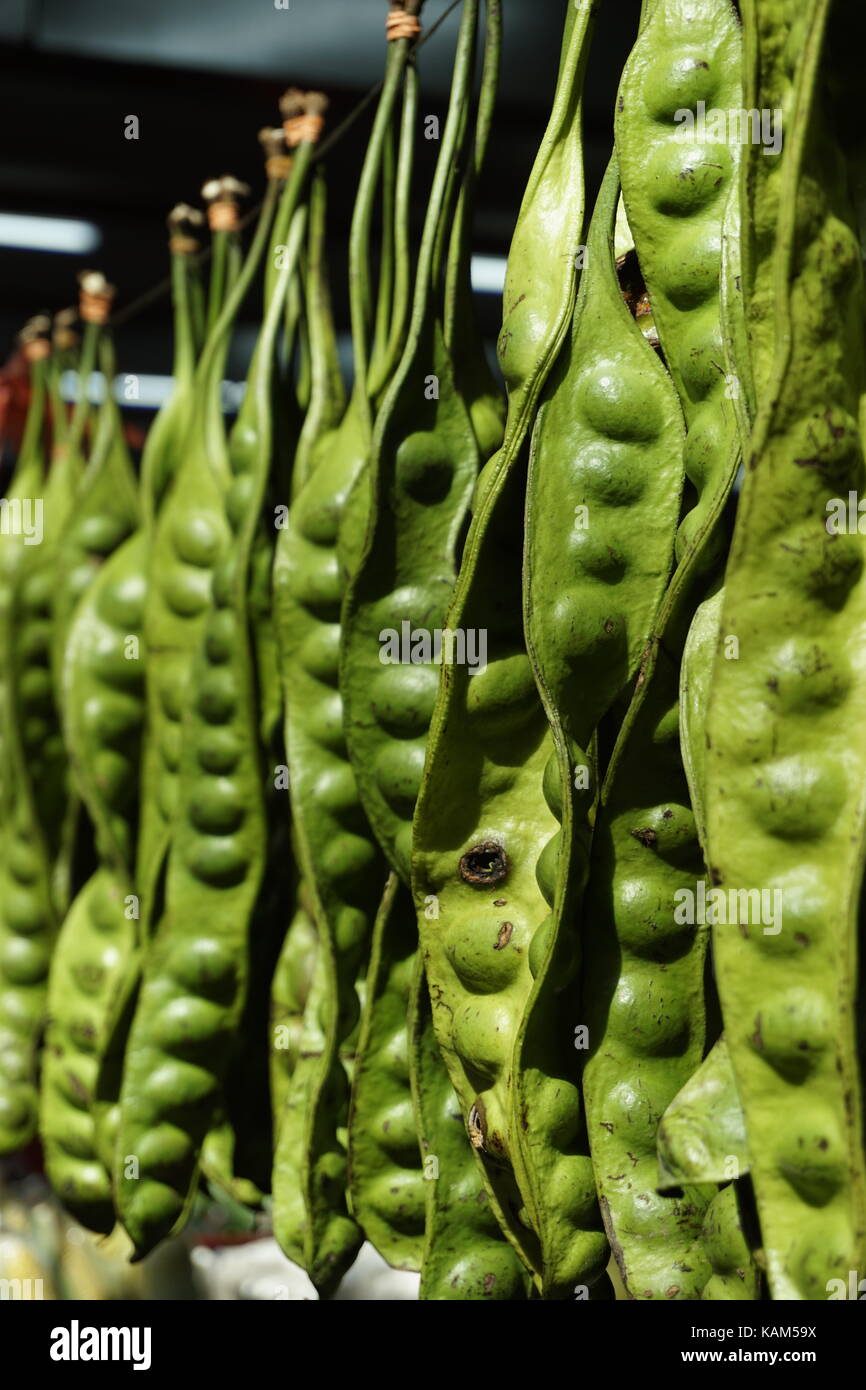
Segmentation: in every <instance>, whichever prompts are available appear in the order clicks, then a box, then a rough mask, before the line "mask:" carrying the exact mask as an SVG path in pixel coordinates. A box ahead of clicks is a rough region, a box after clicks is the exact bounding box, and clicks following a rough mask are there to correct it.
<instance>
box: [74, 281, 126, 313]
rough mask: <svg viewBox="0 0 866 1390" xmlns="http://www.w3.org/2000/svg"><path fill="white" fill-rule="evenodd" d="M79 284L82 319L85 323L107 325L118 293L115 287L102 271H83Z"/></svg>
mask: <svg viewBox="0 0 866 1390" xmlns="http://www.w3.org/2000/svg"><path fill="white" fill-rule="evenodd" d="M78 284H79V299H78V312H79V314H80V315H81V318H82V319H83V320H84V322H85V323H107V322H108V318H109V315H110V313H111V306H112V304H113V302H114V296H115V295H116V293H117V290H116V289H115V287H114V285H109V283H108V281H107V280H106V278H105V276H104V275H103V274H102V271H101V270H82V271H81V272H80V274H79V276H78Z"/></svg>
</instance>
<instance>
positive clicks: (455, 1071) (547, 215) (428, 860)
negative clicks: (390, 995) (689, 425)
mask: <svg viewBox="0 0 866 1390" xmlns="http://www.w3.org/2000/svg"><path fill="white" fill-rule="evenodd" d="M588 25H589V11H587V10H580V11H576V12H574V13H572V11H571V10H570V11H569V22H568V25H567V27H566V32H565V38H564V44H563V58H562V62H561V66H560V73H559V80H558V83H557V90H556V94H555V97H554V106H553V113H552V116H551V120H550V123H549V125H548V129H547V131H546V133H545V136H544V139H543V141H542V145H541V149H540V151H539V154H538V157H537V160H536V163H535V166H534V168H533V173H532V175H531V178H530V182H529V187H528V189H527V192H526V195H525V197H524V200H523V205H522V208H521V213H520V217H519V219H518V225H517V228H516V231H515V235H514V240H513V243H512V248H511V252H510V254H509V265H508V272H507V276H506V290H505V302H504V324H503V330H502V333H501V335H500V338H499V345H498V352H499V361H500V365H501V367H502V370H503V372H504V375H505V379H506V387H507V390H508V416H507V421H506V430H505V439H504V442H503V446H502V449H501V450H500V451H499V453H497V454H496V455H495V456H494V458H493V459H492V460H491V461H490V462H489V463H488V464H487V465H486V467H485V469H484V470H483V472H482V474H481V478H480V480H479V488H478V490H477V493H476V511H475V514H474V516H473V519H472V524H471V527H470V530H469V536H468V539H467V543H466V551H465V554H464V559H463V563H462V566H461V570H460V575H459V578H458V583H457V589H456V593H455V598H454V601H453V605H452V607H451V610H450V612H449V616H448V623H447V625H448V627H449V628H451V629H452V630H461V631H463V632H464V633H465V634H468V635H470V636H471V635H476V636H477V635H478V634H481V635H483V637H484V639H485V641H486V652H485V653H484V655H485V657H486V665H483V666H482V665H480V664H479V669H478V670H476V671H475V672H474V674H471V675H470V673H469V670H468V668H467V666H466V665H443V668H442V673H441V679H440V685H439V693H438V697H437V703H436V707H435V711H434V715H433V720H432V723H431V727H430V740H429V744H428V751H427V761H426V766H425V771H424V781H423V783H422V788H421V793H420V797H419V802H418V809H417V812H416V816H415V822H414V844H413V886H414V891H415V899H416V906H417V909H418V913H419V928H420V935H421V943H422V948H423V951H424V956H425V962H426V968H427V978H428V983H429V988H430V995H431V999H432V1004H433V1021H434V1025H435V1028H436V1034H437V1038H438V1040H439V1043H440V1046H441V1048H442V1051H443V1054H444V1056H445V1060H446V1062H447V1064H448V1068H449V1072H450V1075H451V1080H452V1082H453V1084H454V1086H455V1089H456V1090H457V1094H458V1097H459V1099H460V1104H461V1108H462V1111H463V1114H464V1119H465V1120H466V1122H467V1124H468V1126H469V1132H470V1137H471V1138H472V1140H473V1144H474V1145H475V1147H476V1149H477V1150H478V1153H479V1155H480V1157H481V1161H482V1163H483V1167H484V1173H485V1178H486V1181H487V1183H488V1185H489V1190H490V1193H491V1196H492V1197H493V1199H494V1200H495V1202H496V1204H497V1207H498V1209H499V1210H500V1211H501V1212H502V1214H503V1220H504V1223H505V1228H506V1234H507V1235H508V1236H509V1238H510V1239H511V1240H512V1241H513V1242H514V1243H515V1245H516V1247H517V1248H518V1250H519V1251H520V1253H521V1255H522V1257H523V1258H524V1259H525V1260H526V1261H527V1263H529V1264H531V1266H532V1268H533V1269H534V1270H535V1271H536V1274H537V1276H538V1277H539V1279H540V1277H541V1254H540V1248H539V1244H538V1237H537V1232H536V1231H535V1230H534V1229H533V1222H532V1214H531V1213H530V1212H529V1211H528V1210H527V1208H526V1205H525V1203H526V1197H525V1196H523V1195H521V1193H520V1189H519V1187H518V1183H517V1180H516V1177H515V1168H514V1165H515V1159H516V1157H517V1155H516V1142H517V1141H516V1135H515V1133H514V1128H513V1117H512V1115H511V1113H510V1094H511V1086H510V1075H511V1060H512V1052H513V1045H514V1041H515V1038H516V1035H517V1031H518V1028H519V1024H520V1019H521V1016H522V1011H523V1007H524V1004H525V1001H526V998H527V996H528V993H529V989H530V987H531V975H530V972H529V968H528V963H527V952H528V949H529V944H530V938H531V933H532V930H533V929H534V927H535V926H536V925H537V924H538V922H539V921H540V920H541V918H542V917H543V915H544V905H543V898H541V895H540V891H539V889H538V886H537V883H536V879H535V865H536V863H537V861H538V857H539V855H540V853H541V850H542V848H543V847H544V845H545V843H546V842H547V841H548V840H549V839H551V837H552V835H553V833H554V831H555V828H556V822H555V819H554V817H553V815H552V813H551V812H550V811H549V809H548V808H547V806H546V804H545V802H544V798H543V796H542V792H541V787H542V774H543V770H544V766H545V763H546V761H547V759H548V757H549V756H550V751H551V749H550V741H549V734H548V730H547V724H546V720H545V717H544V712H543V709H542V707H541V704H540V701H539V699H538V695H537V691H536V688H535V684H534V681H533V677H532V670H531V667H530V664H529V660H528V657H527V655H526V651H525V645H524V639H523V631H522V622H521V600H520V574H521V558H522V530H521V521H522V509H523V500H524V489H525V468H526V450H525V449H524V447H523V446H524V442H525V440H526V436H527V431H528V428H529V424H530V422H531V418H532V415H533V412H534V408H535V404H536V402H537V400H538V396H539V394H540V392H541V390H542V388H543V386H544V382H545V380H546V377H547V373H548V371H549V369H550V367H551V364H552V362H553V360H554V359H555V356H556V354H557V352H558V350H559V348H560V346H561V343H562V340H563V336H564V334H565V332H566V329H567V327H568V324H569V323H570V320H571V313H572V310H573V306H574V290H575V258H576V252H577V246H576V240H577V237H578V236H579V228H580V223H581V220H582V209H583V177H582V164H581V154H580V138H579V130H580V92H581V84H582V75H583V63H584V59H585V49H586V40H587V34H588ZM542 240H543V242H544V245H545V251H544V258H543V262H541V263H543V264H544V266H545V270H546V273H545V274H539V273H538V264H539V262H537V261H536V260H535V253H537V250H538V247H539V245H540V243H541V241H542ZM500 882H501V883H502V885H503V886H502V888H501V889H500V888H499V886H498V885H499V884H500ZM505 906H507V908H508V911H507V913H506V912H504V911H502V910H501V909H503V908H504V907H505Z"/></svg>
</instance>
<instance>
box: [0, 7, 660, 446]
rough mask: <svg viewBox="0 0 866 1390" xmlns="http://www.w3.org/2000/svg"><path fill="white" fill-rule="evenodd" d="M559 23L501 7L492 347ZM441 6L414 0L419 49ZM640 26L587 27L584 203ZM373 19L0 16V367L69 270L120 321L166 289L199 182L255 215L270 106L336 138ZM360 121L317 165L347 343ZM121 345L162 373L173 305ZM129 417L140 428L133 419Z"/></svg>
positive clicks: (105, 11) (428, 52)
mask: <svg viewBox="0 0 866 1390" xmlns="http://www.w3.org/2000/svg"><path fill="white" fill-rule="evenodd" d="M277 4H285V5H286V6H287V7H286V8H279V9H278V8H277V7H276V6H277ZM566 4H567V0H503V11H504V29H505V38H504V52H503V64H502V78H501V84H500V96H499V104H498V110H497V116H496V122H495V127H494V132H493V138H492V140H491V146H490V151H489V154H488V158H487V164H486V168H485V171H484V177H483V179H482V181H481V187H480V191H479V198H478V210H477V214H476V227H475V240H476V250H477V252H478V254H479V256H484V257H492V258H494V260H493V261H492V263H491V262H485V263H482V264H481V265H480V266H479V267H478V271H477V275H476V283H478V284H479V286H480V285H481V284H482V283H483V285H484V286H485V288H483V289H480V290H479V294H478V304H479V314H480V319H481V323H482V327H483V330H484V333H485V337H486V338H487V339H488V341H489V342H490V343H491V344H492V343H493V342H495V339H496V334H497V332H498V329H499V323H500V315H501V300H500V294H499V293H498V292H497V288H498V287H501V280H502V269H503V267H502V265H501V261H502V260H503V259H504V257H505V256H506V254H507V252H508V246H509V242H510V239H511V233H512V230H513V227H514V222H515V219H516V216H517V211H518V208H519V205H520V199H521V195H522V191H523V188H524V185H525V183H526V179H527V176H528V174H529V170H530V168H531V166H532V161H533V158H534V155H535V152H536V150H537V147H538V143H539V140H540V138H541V135H542V133H543V131H544V126H545V122H546V119H547V116H548V113H549V108H550V100H551V96H552V93H553V87H554V82H555V78H556V70H557V64H558V59H559V47H560V40H561V35H562V28H563V21H564V16H565V12H566ZM448 6H449V0H426V3H425V5H424V10H423V13H422V20H423V24H424V27H425V29H429V28H431V27H432V25H433V24H434V23H435V21H436V20H437V19H438V18H439V17H440V16H441V15H442V14H443V13H444V12H445V11H446V10H447V9H448ZM639 9H640V4H639V0H617V3H616V4H615V5H602V6H601V9H600V13H599V16H598V21H597V27H596V35H595V39H594V44H593V50H592V54H591V57H590V66H589V74H588V83H587V89H586V113H585V126H586V140H587V178H588V182H589V185H590V190H591V191H592V190H593V189H594V188H595V186H596V185H597V184H598V182H599V180H600V177H601V174H602V172H603V169H604V165H605V163H606V160H607V157H608V154H609V150H610V142H611V128H612V112H613V101H614V97H615V92H616V84H617V79H618V75H619V72H620V70H621V68H622V64H623V62H624V60H625V56H626V54H627V51H628V47H629V40H630V38H631V37H632V36H633V33H634V24H635V23H636V17H637V14H638V13H639ZM386 11H387V4H386V0H183V3H182V4H178V3H177V0H148V3H147V4H146V5H118V4H117V3H115V0H0V122H2V126H0V128H2V131H3V141H2V145H0V362H2V361H4V360H5V359H6V357H7V356H8V353H9V351H10V350H11V348H12V345H13V342H14V335H15V333H16V332H17V330H18V329H19V328H20V327H21V325H22V323H23V322H24V320H25V319H26V318H28V317H29V316H30V315H32V314H34V313H36V312H38V311H40V310H43V309H45V310H50V311H52V312H53V311H55V310H57V309H60V308H63V307H64V306H65V305H67V304H71V303H72V302H73V301H74V299H75V297H76V286H75V275H76V273H77V272H78V271H79V270H81V269H84V268H91V267H93V268H97V269H100V270H102V271H104V272H105V274H106V275H107V276H108V278H109V280H111V282H112V283H114V284H116V285H117V286H118V291H119V294H118V300H117V304H116V309H117V310H118V312H120V313H122V311H123V309H124V306H129V305H130V304H131V303H132V301H134V300H136V299H137V298H138V297H139V296H140V295H141V294H142V293H143V292H144V291H146V290H147V289H148V288H149V287H150V286H151V285H154V284H156V283H157V282H159V281H160V280H162V279H163V277H164V276H165V274H166V270H167V253H166V234H165V216H166V214H167V212H168V211H169V209H170V207H171V206H172V205H173V204H174V203H175V202H178V201H181V200H183V201H186V202H192V203H197V204H200V202H201V200H200V197H199V192H200V189H201V185H202V183H203V182H204V181H205V179H207V178H211V177H213V176H214V175H219V174H223V173H232V174H234V175H236V176H237V177H238V178H240V179H242V180H244V181H245V182H246V183H248V184H250V185H251V187H252V189H253V200H254V201H258V198H259V197H260V196H261V192H262V189H263V182H264V180H263V171H262V161H261V157H260V152H259V145H258V142H257V139H256V135H257V132H258V130H259V129H260V128H261V127H262V126H265V125H274V124H278V123H279V114H278V110H277V99H278V97H279V96H280V94H281V93H282V92H283V91H284V90H285V88H286V87H287V86H289V85H299V86H302V87H305V88H311V87H315V88H318V87H321V88H322V89H324V90H326V91H327V92H328V94H329V96H330V98H331V109H330V112H329V118H328V126H329V129H333V128H334V127H335V126H336V125H337V124H338V123H339V121H340V120H342V118H343V117H344V116H345V115H347V114H348V112H349V111H350V110H351V109H352V108H353V106H354V105H355V104H356V103H357V102H358V100H359V99H360V97H361V96H362V95H363V94H364V93H365V92H366V91H367V90H368V88H369V87H370V86H371V85H372V84H374V83H376V82H378V81H379V79H380V78H381V75H382V70H383V64H384V58H385V41H384V16H385V13H386ZM459 13H460V12H459V6H458V7H457V9H455V10H454V12H453V13H452V14H450V16H449V17H448V18H447V20H446V21H445V23H444V24H443V26H442V28H441V29H440V30H439V31H438V32H437V33H436V34H435V35H434V36H433V37H432V38H431V40H430V42H429V43H428V44H427V45H426V46H425V47H424V49H423V50H422V51H421V53H420V54H419V58H418V64H419V72H420V77H421V108H420V109H421V112H422V114H428V113H435V114H438V115H440V116H443V115H444V111H445V104H446V99H447V93H448V85H449V81H450V72H451V61H452V57H453V45H454V41H455V37H456V33H457V28H458V24H459ZM372 110H373V108H372V107H371V108H370V109H368V111H366V112H365V113H364V115H363V116H362V118H361V119H360V120H359V121H358V123H357V124H356V125H355V126H354V127H353V128H352V129H351V131H350V132H349V133H348V134H347V135H346V136H345V137H344V138H343V139H342V140H341V141H340V142H339V143H338V144H337V145H336V147H335V148H334V149H333V151H332V152H331V153H330V154H329V155H328V158H327V167H328V174H329V180H328V184H329V200H330V209H329V215H330V224H329V255H330V258H331V262H332V276H333V283H334V290H335V300H336V312H337V317H338V325H339V327H340V328H341V329H342V330H343V331H347V330H348V306H347V303H346V286H345V266H346V258H347V236H348V227H349V220H350V217H351V210H352V202H353V198H354V192H355V187H356V183H357V176H358V171H359V169H360V165H361V160H362V158H363V152H364V148H365V144H366V139H367V134H368V132H369V129H370V124H371V120H372ZM130 115H135V116H137V117H138V120H139V136H140V138H139V139H138V140H127V139H125V138H124V128H125V119H126V117H127V116H130ZM435 152H436V144H435V142H434V141H429V142H428V141H425V140H424V139H423V138H419V142H418V176H417V178H416V181H415V207H414V216H415V221H416V225H417V226H418V227H419V228H420V225H421V221H422V218H423V214H424V206H425V198H426V190H427V188H428V186H429V179H430V174H431V170H432V164H433V160H434V159H435ZM22 218H23V219H26V220H25V221H21V219H22ZM45 219H49V220H47V221H46V220H45ZM56 219H63V220H64V221H61V222H58V221H56ZM69 221H71V222H72V223H73V224H74V225H72V226H71V227H70V226H68V225H66V223H68V222H69ZM82 224H83V225H82ZM10 242H12V243H13V244H12V245H10ZM37 246H40V247H42V249H35V248H36V247H37ZM257 311H258V300H257V297H256V296H255V295H253V296H251V298H250V301H249V303H248V305H247V307H246V311H245V314H244V316H243V318H242V322H241V325H240V330H239V332H238V333H237V335H236V338H235V342H234V347H233V351H232V356H231V359H230V362H229V366H228V374H229V376H230V377H233V378H234V379H239V378H242V377H243V375H244V373H245V368H246V363H247V361H248V359H249V354H250V349H251V342H252V339H253V336H254V334H255V329H256V314H257ZM117 338H118V366H119V369H120V370H121V371H123V372H132V373H155V374H165V373H167V372H168V371H169V369H170V361H171V341H170V319H169V306H168V301H167V300H166V299H165V298H161V299H157V300H156V301H154V302H153V303H151V304H150V305H149V306H148V307H147V308H146V309H144V310H142V311H141V312H138V313H136V314H135V316H134V318H132V319H130V320H129V322H128V323H126V324H125V325H124V326H123V327H122V328H121V329H119V330H118V335H117ZM136 413H137V414H139V415H143V416H144V418H143V420H142V422H141V423H143V424H146V421H147V414H146V412H145V411H138V412H136Z"/></svg>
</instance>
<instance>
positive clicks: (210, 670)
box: [115, 141, 313, 1254]
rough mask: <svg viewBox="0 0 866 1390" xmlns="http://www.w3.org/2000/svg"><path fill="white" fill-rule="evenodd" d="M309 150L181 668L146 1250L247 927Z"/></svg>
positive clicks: (142, 1152) (210, 1065)
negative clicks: (266, 528)
mask: <svg viewBox="0 0 866 1390" xmlns="http://www.w3.org/2000/svg"><path fill="white" fill-rule="evenodd" d="M312 148H313V145H312V143H311V142H310V141H305V142H304V143H303V144H302V145H301V146H300V148H299V151H298V154H297V156H296V160H295V165H294V168H293V171H292V176H291V178H290V180H289V183H288V185H287V188H286V192H285V195H284V196H285V199H286V201H289V200H292V202H293V203H294V205H295V206H296V207H297V209H298V210H297V212H296V213H295V215H294V217H293V219H292V225H291V232H290V238H289V245H288V254H287V257H286V264H285V266H284V267H283V268H282V269H281V271H280V275H279V278H278V281H277V285H276V288H275V290H274V293H273V296H272V298H271V300H270V302H269V304H268V309H267V314H266V317H265V320H264V323H263V325H262V331H261V333H260V336H259V339H258V341H257V344H256V350H255V353H254V355H253V360H252V363H251V365H250V370H249V374H248V385H247V392H246V394H245V396H244V402H243V404H242V406H241V410H240V412H239V414H238V418H237V421H236V422H235V425H234V427H233V429H232V434H231V438H230V442H229V464H230V469H231V482H230V484H229V486H228V488H227V490H226V496H225V522H224V524H225V526H226V528H227V536H226V540H225V543H224V545H223V547H222V549H221V552H220V553H219V555H218V556H217V558H216V563H215V565H214V569H213V598H212V603H211V604H210V606H209V608H208V609H207V610H206V612H205V614H204V619H203V623H202V632H201V647H200V648H199V649H198V650H197V651H196V653H195V655H194V659H193V665H192V669H191V690H192V691H193V692H194V694H193V697H192V699H191V700H190V703H189V706H188V708H187V710H186V711H185V712H184V717H183V724H182V734H181V739H182V749H181V753H180V759H179V787H178V791H179V796H178V812H177V822H176V828H175V831H174V837H173V842H172V849H171V854H170V858H169V863H168V870H167V878H166V903H165V912H164V916H163V919H162V921H161V922H160V925H159V928H158V931H157V935H156V937H155V940H154V943H153V946H152V949H151V951H150V953H149V955H148V959H147V962H146V965H145V973H144V980H143V983H142V990H141V996H140V999H139V1002H138V1006H137V1009H136V1014H135V1019H134V1022H133V1026H132V1031H131V1033H130V1038H129V1043H128V1047H127V1061H126V1067H125V1071H124V1080H123V1089H122V1093H121V1125H120V1133H119V1135H118V1146H117V1156H116V1163H117V1169H116V1179H115V1180H116V1186H117V1200H118V1208H119V1212H120V1215H121V1219H122V1220H123V1223H124V1225H125V1227H126V1229H127V1231H128V1232H129V1234H130V1236H131V1238H132V1240H133V1242H134V1244H135V1247H136V1251H137V1253H139V1254H143V1253H146V1251H147V1250H148V1249H150V1248H152V1246H153V1245H154V1244H155V1243H156V1241H157V1240H159V1239H160V1238H161V1237H162V1236H164V1235H166V1234H167V1233H168V1231H169V1230H170V1229H171V1228H172V1227H173V1226H174V1225H175V1223H176V1222H177V1221H178V1219H180V1218H182V1216H183V1213H184V1211H185V1210H186V1209H187V1208H188V1204H189V1201H190V1198H191V1194H192V1190H193V1184H194V1178H195V1172H196V1165H197V1161H198V1155H199V1148H200V1145H201V1142H202V1140H203V1138H204V1135H205V1133H206V1131H207V1128H208V1125H209V1123H210V1121H211V1119H212V1118H213V1114H214V1110H215V1105H216V1102H217V1088H218V1087H219V1085H220V1083H221V1082H222V1079H223V1077H224V1075H225V1071H226V1067H227V1063H228V1059H229V1056H230V1051H231V1041H232V1038H233V1036H234V1033H235V1032H236V1029H237V1027H238V1024H239V1022H240V1018H241V1013H242V1010H243V1005H244V1000H245V995H246V989H247V984H248V962H247V950H248V942H247V933H248V927H249V922H250V917H251V914H252V911H253V908H254V906H255V903H256V899H257V897H258V893H259V889H260V886H261V880H262V874H263V870H264V860H265V843H266V834H265V831H266V818H265V804H264V779H263V772H262V767H261V756H260V749H259V728H258V719H257V711H256V707H255V702H254V699H253V692H254V680H253V653H252V647H251V642H250V636H249V632H248V627H247V607H246V600H247V592H248V584H249V557H250V551H251V548H252V543H253V536H254V533H255V530H256V527H257V525H258V522H259V518H260V514H261V511H262V507H263V505H264V498H265V488H266V480H267V471H268V467H269V464H270V458H271V434H270V390H271V371H272V368H273V360H274V351H275V344H276V339H277V333H278V329H279V324H280V320H281V315H282V307H283V301H284V297H285V294H286V292H287V289H288V283H289V280H290V278H291V274H292V272H293V269H294V263H295V261H296V258H297V255H298V253H299V250H300V245H301V241H302V238H303V233H304V225H305V223H304V218H305V208H303V207H301V206H298V200H299V198H300V196H301V190H302V189H303V186H304V182H305V179H306V174H307V169H308V166H309V161H310V156H311V153H312Z"/></svg>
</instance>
